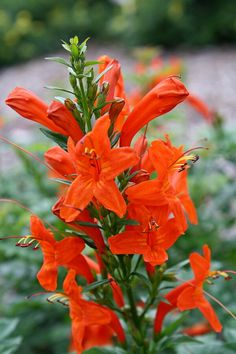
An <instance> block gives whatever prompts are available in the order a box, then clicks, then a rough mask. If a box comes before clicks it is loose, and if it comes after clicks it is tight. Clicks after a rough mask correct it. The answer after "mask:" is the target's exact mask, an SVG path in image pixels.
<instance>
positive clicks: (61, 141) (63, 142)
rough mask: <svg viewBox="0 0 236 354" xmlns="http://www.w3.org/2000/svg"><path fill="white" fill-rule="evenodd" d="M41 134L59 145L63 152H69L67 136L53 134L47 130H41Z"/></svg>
mask: <svg viewBox="0 0 236 354" xmlns="http://www.w3.org/2000/svg"><path fill="white" fill-rule="evenodd" d="M39 129H40V130H41V132H42V133H43V134H44V135H45V136H46V137H47V138H49V139H51V140H52V141H54V142H55V143H57V144H58V145H59V146H60V147H61V148H62V149H63V150H65V151H67V137H66V136H65V135H62V134H59V133H56V132H53V131H51V130H49V129H46V128H39Z"/></svg>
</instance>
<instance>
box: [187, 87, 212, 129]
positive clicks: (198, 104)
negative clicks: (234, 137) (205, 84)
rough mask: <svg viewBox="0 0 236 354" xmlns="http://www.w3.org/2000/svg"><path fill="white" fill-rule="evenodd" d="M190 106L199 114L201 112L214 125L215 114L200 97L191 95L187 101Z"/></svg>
mask: <svg viewBox="0 0 236 354" xmlns="http://www.w3.org/2000/svg"><path fill="white" fill-rule="evenodd" d="M186 103H188V104H189V105H190V106H192V107H193V108H194V109H195V110H196V111H197V112H199V113H200V114H201V115H202V116H203V117H204V118H205V119H206V121H207V122H208V123H212V122H213V119H214V114H213V112H212V111H211V110H210V109H209V108H208V106H207V105H206V104H205V102H203V101H202V100H201V99H200V98H199V97H197V96H195V95H193V94H190V95H189V96H188V98H187V100H186Z"/></svg>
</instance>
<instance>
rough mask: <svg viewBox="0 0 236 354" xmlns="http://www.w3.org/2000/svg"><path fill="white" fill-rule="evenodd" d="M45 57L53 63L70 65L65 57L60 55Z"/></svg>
mask: <svg viewBox="0 0 236 354" xmlns="http://www.w3.org/2000/svg"><path fill="white" fill-rule="evenodd" d="M45 59H46V60H50V61H54V62H55V63H60V64H63V65H66V66H68V67H71V65H70V63H68V62H67V61H66V60H65V59H63V58H60V57H47V58H45Z"/></svg>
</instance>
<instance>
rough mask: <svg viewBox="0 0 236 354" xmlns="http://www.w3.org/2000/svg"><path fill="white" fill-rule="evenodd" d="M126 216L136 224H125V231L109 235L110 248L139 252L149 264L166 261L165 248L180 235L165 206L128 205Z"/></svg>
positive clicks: (120, 252) (123, 252)
mask: <svg viewBox="0 0 236 354" xmlns="http://www.w3.org/2000/svg"><path fill="white" fill-rule="evenodd" d="M135 215H136V216H135ZM129 217H131V218H132V219H135V220H138V221H139V222H140V225H138V226H129V227H127V229H126V231H125V232H122V233H120V234H118V235H115V236H112V237H110V238H109V239H108V243H109V246H110V249H111V252H112V253H114V254H142V255H143V258H144V261H145V262H148V263H150V264H151V265H152V266H156V265H161V264H163V263H164V262H166V261H167V259H168V255H167V252H166V250H167V249H169V248H170V247H171V246H172V245H173V244H174V243H175V241H176V240H177V238H178V237H179V236H180V232H179V228H178V226H177V224H176V221H175V219H169V220H167V217H168V208H165V207H163V208H158V209H156V210H150V209H149V210H148V209H147V208H145V207H143V206H136V205H129ZM145 219H146V220H145Z"/></svg>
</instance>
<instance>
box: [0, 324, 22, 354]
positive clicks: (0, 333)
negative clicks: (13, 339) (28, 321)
mask: <svg viewBox="0 0 236 354" xmlns="http://www.w3.org/2000/svg"><path fill="white" fill-rule="evenodd" d="M18 323H19V320H18V319H17V318H14V319H11V320H9V319H5V318H2V319H1V320H0V341H2V339H5V338H6V337H8V336H9V334H11V333H12V332H13V331H14V330H15V328H16V326H17V324H18ZM0 353H1V351H0Z"/></svg>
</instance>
